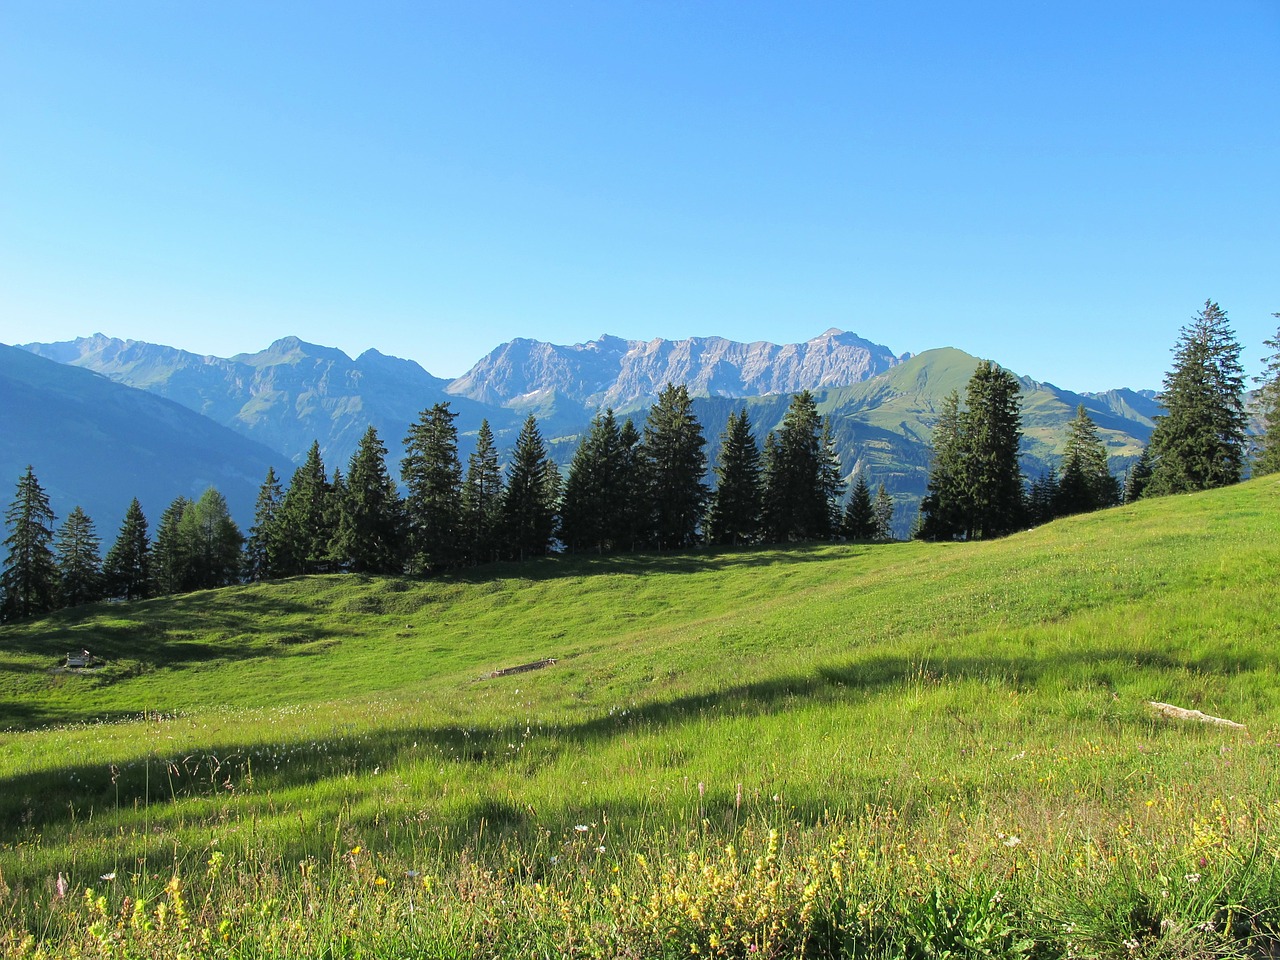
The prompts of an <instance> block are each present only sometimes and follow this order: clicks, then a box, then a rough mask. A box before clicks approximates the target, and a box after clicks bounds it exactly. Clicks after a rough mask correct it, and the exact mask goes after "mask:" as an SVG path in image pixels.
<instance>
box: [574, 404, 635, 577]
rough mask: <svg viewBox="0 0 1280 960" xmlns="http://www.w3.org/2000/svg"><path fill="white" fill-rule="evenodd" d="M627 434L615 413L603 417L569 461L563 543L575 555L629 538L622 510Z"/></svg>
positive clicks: (601, 549) (597, 418)
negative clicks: (623, 444)
mask: <svg viewBox="0 0 1280 960" xmlns="http://www.w3.org/2000/svg"><path fill="white" fill-rule="evenodd" d="M626 461H627V457H626V451H625V450H623V447H622V431H621V428H620V427H619V426H618V421H617V418H615V417H614V415H613V411H612V410H605V411H604V412H603V413H598V414H596V416H595V417H594V418H592V421H591V427H590V429H589V430H588V431H587V433H586V435H585V436H583V438H582V440H581V441H580V442H579V444H578V449H577V450H576V451H575V452H574V455H573V460H572V461H570V463H569V476H568V478H567V480H566V481H565V487H564V502H563V504H562V505H561V508H560V539H561V540H562V541H564V544H565V546H566V547H568V548H569V549H570V550H573V551H579V550H594V551H596V552H597V553H602V552H604V551H605V550H612V549H614V548H615V547H616V546H617V545H618V543H619V542H620V541H621V540H622V539H623V538H624V537H625V535H626V529H625V526H624V525H623V524H622V523H621V520H622V519H623V516H624V515H623V512H622V510H621V509H620V507H621V505H622V503H623V498H624V496H625V491H624V486H623V480H624V477H623V471H624V470H626V468H627V462H626Z"/></svg>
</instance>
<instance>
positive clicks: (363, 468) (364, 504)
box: [334, 425, 404, 573]
mask: <svg viewBox="0 0 1280 960" xmlns="http://www.w3.org/2000/svg"><path fill="white" fill-rule="evenodd" d="M386 457H387V448H386V447H385V446H384V445H383V443H382V441H381V440H380V439H379V438H378V431H377V430H376V429H375V428H374V427H373V426H372V425H370V426H369V428H368V429H367V430H366V431H365V433H364V436H363V437H361V438H360V445H359V446H358V447H357V448H356V452H355V453H354V454H352V455H351V463H350V465H349V467H348V470H347V480H346V485H345V488H344V489H343V490H342V494H341V499H340V501H339V506H340V509H339V518H338V529H337V533H336V534H335V537H334V555H335V557H337V558H338V560H339V562H340V563H342V564H344V565H345V566H346V568H347V569H349V570H351V571H353V572H355V573H401V572H402V568H403V562H402V560H401V550H402V545H403V542H404V538H403V527H404V507H403V504H402V503H401V501H400V492H399V491H398V490H397V489H396V484H395V481H394V480H392V479H391V475H390V474H389V473H388V472H387V464H386Z"/></svg>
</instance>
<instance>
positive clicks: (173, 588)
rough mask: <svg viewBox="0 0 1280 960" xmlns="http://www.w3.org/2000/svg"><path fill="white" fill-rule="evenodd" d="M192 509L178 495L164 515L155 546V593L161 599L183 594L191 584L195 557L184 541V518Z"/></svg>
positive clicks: (157, 531) (152, 552)
mask: <svg viewBox="0 0 1280 960" xmlns="http://www.w3.org/2000/svg"><path fill="white" fill-rule="evenodd" d="M190 506H191V501H190V500H188V499H187V498H186V497H184V496H181V495H179V496H177V497H175V498H174V499H173V502H172V503H170V504H169V506H167V507H166V508H165V511H164V513H162V514H160V524H159V526H157V527H156V538H155V542H154V543H153V544H152V547H151V576H152V583H153V584H154V585H155V592H156V593H157V594H159V595H161V596H164V595H165V594H170V593H182V592H183V591H184V590H187V589H189V584H190V582H191V556H190V554H189V550H188V544H187V543H186V541H184V540H183V537H182V532H181V530H180V526H181V523H182V515H183V514H184V513H186V511H187V508H188V507H190Z"/></svg>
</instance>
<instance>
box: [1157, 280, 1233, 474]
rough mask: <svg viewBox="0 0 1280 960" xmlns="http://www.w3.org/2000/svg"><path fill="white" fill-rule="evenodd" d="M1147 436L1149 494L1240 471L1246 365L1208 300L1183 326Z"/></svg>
mask: <svg viewBox="0 0 1280 960" xmlns="http://www.w3.org/2000/svg"><path fill="white" fill-rule="evenodd" d="M1160 402H1161V403H1162V404H1163V405H1164V408H1165V413H1164V414H1163V415H1161V416H1159V417H1157V418H1156V428H1155V431H1154V432H1153V433H1152V434H1151V443H1150V445H1149V449H1150V451H1151V460H1152V474H1151V483H1150V484H1149V486H1148V488H1147V493H1148V494H1149V495H1163V494H1171V493H1186V492H1190V491H1193V490H1207V489H1210V488H1212V487H1221V486H1226V485H1227V484H1232V483H1236V482H1238V481H1239V480H1240V477H1241V474H1242V472H1243V470H1244V449H1245V427H1246V425H1247V418H1246V416H1245V411H1244V371H1243V368H1242V367H1241V366H1240V344H1239V343H1238V342H1237V341H1236V338H1235V334H1233V333H1232V332H1231V327H1230V326H1229V325H1228V322H1227V314H1226V311H1225V310H1222V309H1221V308H1220V307H1219V306H1218V305H1217V304H1216V303H1214V302H1212V301H1210V300H1206V301H1205V304H1204V308H1203V309H1202V310H1200V311H1199V312H1198V313H1197V314H1196V315H1195V317H1193V318H1192V320H1191V322H1190V323H1189V324H1188V325H1187V326H1185V327H1183V328H1182V331H1181V333H1180V335H1179V338H1178V343H1177V346H1176V347H1175V348H1174V364H1173V370H1171V371H1170V372H1169V373H1168V374H1167V375H1166V376H1165V379H1164V390H1163V392H1162V393H1161V394H1160Z"/></svg>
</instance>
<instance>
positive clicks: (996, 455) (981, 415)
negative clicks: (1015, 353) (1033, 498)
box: [961, 360, 1023, 540]
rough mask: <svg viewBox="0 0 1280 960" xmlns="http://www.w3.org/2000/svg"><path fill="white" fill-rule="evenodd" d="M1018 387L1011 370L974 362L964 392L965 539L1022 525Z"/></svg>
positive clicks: (998, 534) (1000, 533)
mask: <svg viewBox="0 0 1280 960" xmlns="http://www.w3.org/2000/svg"><path fill="white" fill-rule="evenodd" d="M1020 393H1021V388H1020V386H1019V385H1018V380H1017V378H1016V377H1014V375H1013V374H1012V373H1010V372H1009V371H1008V370H1005V369H1003V368H1001V367H999V366H997V365H996V364H994V363H992V362H991V361H989V360H984V361H982V362H981V363H979V364H978V369H977V370H975V371H974V373H973V376H972V377H970V378H969V385H968V387H967V388H966V391H965V407H966V409H965V411H964V413H963V414H961V435H962V437H963V444H964V452H965V455H964V473H963V476H964V501H965V507H966V511H965V516H964V520H965V538H966V539H969V540H976V539H990V538H992V537H1002V536H1004V535H1005V534H1008V533H1012V532H1013V531H1014V530H1017V529H1018V528H1019V527H1020V526H1021V525H1022V520H1023V503H1022V472H1021V469H1020V467H1019V465H1018V446H1019V443H1020V442H1021V439H1022V414H1021V411H1020V410H1019V406H1018V397H1019V394H1020Z"/></svg>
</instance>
